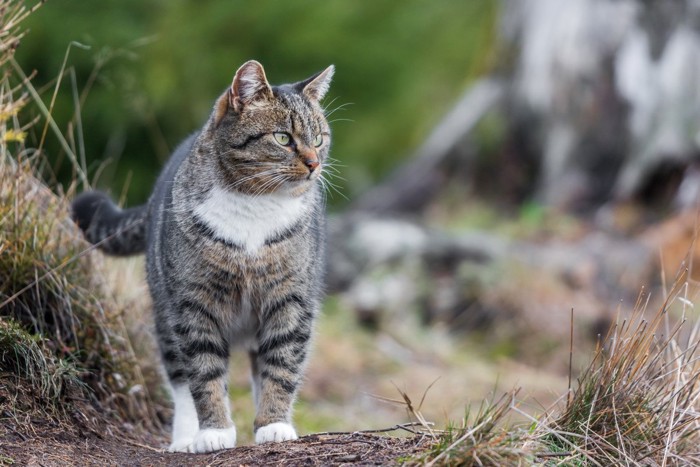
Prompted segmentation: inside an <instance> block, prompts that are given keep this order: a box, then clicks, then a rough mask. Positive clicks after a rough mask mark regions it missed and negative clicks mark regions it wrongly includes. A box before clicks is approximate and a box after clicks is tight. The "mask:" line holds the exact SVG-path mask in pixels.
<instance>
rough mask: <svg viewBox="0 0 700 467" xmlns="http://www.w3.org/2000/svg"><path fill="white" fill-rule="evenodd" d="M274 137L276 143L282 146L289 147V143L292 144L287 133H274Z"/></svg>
mask: <svg viewBox="0 0 700 467" xmlns="http://www.w3.org/2000/svg"><path fill="white" fill-rule="evenodd" d="M272 136H274V137H275V141H277V143H278V144H281V145H282V146H289V143H291V142H292V138H290V137H289V135H288V134H287V133H272Z"/></svg>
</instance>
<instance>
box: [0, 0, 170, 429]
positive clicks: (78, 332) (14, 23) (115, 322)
mask: <svg viewBox="0 0 700 467" xmlns="http://www.w3.org/2000/svg"><path fill="white" fill-rule="evenodd" d="M31 11H33V9H27V8H25V7H24V5H23V2H22V1H10V0H0V40H1V41H2V42H1V45H0V66H1V67H2V70H3V73H2V75H0V356H1V357H2V358H1V359H0V364H1V365H2V370H3V371H6V372H13V373H15V374H16V376H17V377H20V378H22V379H24V380H28V382H29V384H31V385H32V386H33V387H36V388H41V393H42V394H43V395H44V396H46V397H45V399H46V404H47V405H48V406H55V407H60V406H62V405H63V404H65V403H66V400H65V398H64V397H63V396H64V395H65V394H66V391H64V389H65V387H66V384H68V385H69V386H71V387H73V386H75V387H79V388H81V391H82V393H83V395H89V396H90V397H91V398H92V399H93V400H94V401H95V402H96V403H98V404H99V406H100V407H102V408H103V409H110V410H107V412H110V413H111V414H114V415H116V416H117V419H119V420H124V421H126V420H128V421H136V420H139V421H140V423H148V424H150V423H157V421H156V420H157V417H156V416H155V414H154V413H153V409H152V406H151V404H150V403H149V399H148V394H147V393H146V389H145V387H144V384H143V378H142V377H141V374H140V372H139V368H138V365H137V361H136V358H135V356H134V353H133V351H132V349H131V345H130V342H129V339H128V336H127V333H126V330H125V327H124V325H123V323H122V317H121V314H122V311H123V310H121V309H120V308H119V306H118V305H117V304H116V302H115V301H114V300H113V298H112V297H111V296H110V293H109V291H108V288H107V287H106V285H105V281H104V279H103V277H102V274H101V271H100V269H101V267H100V266H101V265H100V262H99V256H98V255H97V254H93V253H92V250H91V248H90V247H89V245H88V244H87V243H86V242H85V241H83V240H82V235H81V234H80V232H79V231H78V229H77V227H76V226H75V225H74V224H73V222H72V221H70V219H69V216H68V199H67V197H66V196H65V195H64V194H62V193H59V194H55V193H54V192H52V191H51V190H50V189H49V188H48V187H47V186H46V185H45V184H44V183H42V182H41V181H40V180H39V179H38V178H37V176H36V174H37V173H39V172H40V170H39V166H40V164H42V163H44V158H43V156H42V155H41V154H40V153H39V152H38V151H36V150H33V149H31V148H28V147H26V146H25V135H26V133H27V131H28V130H29V128H30V127H31V124H32V123H33V122H28V123H24V122H21V121H20V114H19V112H20V110H21V109H22V108H25V107H31V106H34V105H36V106H37V107H42V108H44V107H43V104H42V103H41V102H39V101H38V100H37V99H38V96H37V95H36V94H35V92H34V90H33V88H31V83H29V81H28V80H27V79H26V77H24V75H23V74H21V76H17V74H16V73H14V72H13V71H12V70H10V69H9V67H8V64H13V66H14V65H16V63H15V62H14V59H13V54H14V49H15V47H16V45H17V44H18V43H19V39H20V38H21V36H22V32H21V28H20V23H21V21H22V20H23V19H24V18H26V16H27V15H28V14H29V13H31ZM13 69H14V68H13ZM17 82H18V83H19V84H16V83H17ZM30 96H32V97H30ZM46 118H47V119H50V115H48V116H46Z"/></svg>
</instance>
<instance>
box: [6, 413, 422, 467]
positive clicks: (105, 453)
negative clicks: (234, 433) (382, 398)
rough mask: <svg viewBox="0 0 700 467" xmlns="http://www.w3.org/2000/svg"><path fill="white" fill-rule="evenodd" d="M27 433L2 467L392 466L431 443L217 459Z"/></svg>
mask: <svg viewBox="0 0 700 467" xmlns="http://www.w3.org/2000/svg"><path fill="white" fill-rule="evenodd" d="M26 431H30V433H26ZM26 431H25V433H24V434H23V433H22V432H20V431H16V432H14V433H11V434H9V435H8V436H5V437H4V439H3V442H2V445H1V446H0V465H5V464H7V465H12V464H15V465H27V466H65V465H96V466H97V465H99V466H106V465H119V466H181V465H188V466H196V465H202V466H204V465H207V466H217V465H245V466H254V465H286V466H297V465H298V466H302V465H303V466H316V465H324V466H325V465H390V464H398V463H401V461H402V460H405V459H407V458H409V457H411V456H413V455H415V454H417V453H419V452H420V451H421V450H422V448H424V447H426V446H427V445H428V444H429V443H430V439H429V438H428V437H424V436H421V435H418V436H410V437H398V436H390V435H387V434H376V433H363V432H356V433H345V434H318V435H307V436H304V437H302V438H300V439H299V440H296V441H288V442H284V443H277V444H267V445H262V446H240V447H237V448H235V449H228V450H224V451H218V452H215V453H211V454H182V453H168V452H164V449H163V444H162V443H160V444H159V443H158V440H150V441H151V442H153V441H155V442H156V443H155V446H157V447H154V446H153V445H148V444H144V443H141V442H138V441H135V440H130V439H128V438H119V437H114V436H110V435H108V434H103V435H98V434H97V433H89V434H87V435H81V434H80V433H77V432H74V431H73V430H68V431H65V430H64V429H63V428H62V427H59V426H58V425H56V424H55V423H53V424H52V423H50V422H49V423H46V424H38V423H36V422H35V423H34V424H33V427H32V429H31V430H26ZM161 441H163V440H161Z"/></svg>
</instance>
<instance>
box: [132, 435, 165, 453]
mask: <svg viewBox="0 0 700 467" xmlns="http://www.w3.org/2000/svg"><path fill="white" fill-rule="evenodd" d="M124 442H125V443H126V444H131V445H132V446H136V447H139V448H144V449H148V450H150V451H153V452H159V453H161V454H162V453H163V452H164V451H163V449H158V448H154V447H152V446H147V445H145V444H141V443H137V442H136V441H131V440H130V439H124Z"/></svg>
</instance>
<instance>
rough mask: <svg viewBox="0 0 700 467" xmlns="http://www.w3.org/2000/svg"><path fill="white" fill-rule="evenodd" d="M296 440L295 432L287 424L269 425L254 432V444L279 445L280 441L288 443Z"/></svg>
mask: <svg viewBox="0 0 700 467" xmlns="http://www.w3.org/2000/svg"><path fill="white" fill-rule="evenodd" d="M291 439H297V432H296V431H294V427H293V426H292V425H290V424H289V423H281V422H277V423H270V424H269V425H265V426H261V427H260V428H258V431H256V432H255V442H256V443H257V444H263V443H279V442H281V441H289V440H291Z"/></svg>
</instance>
